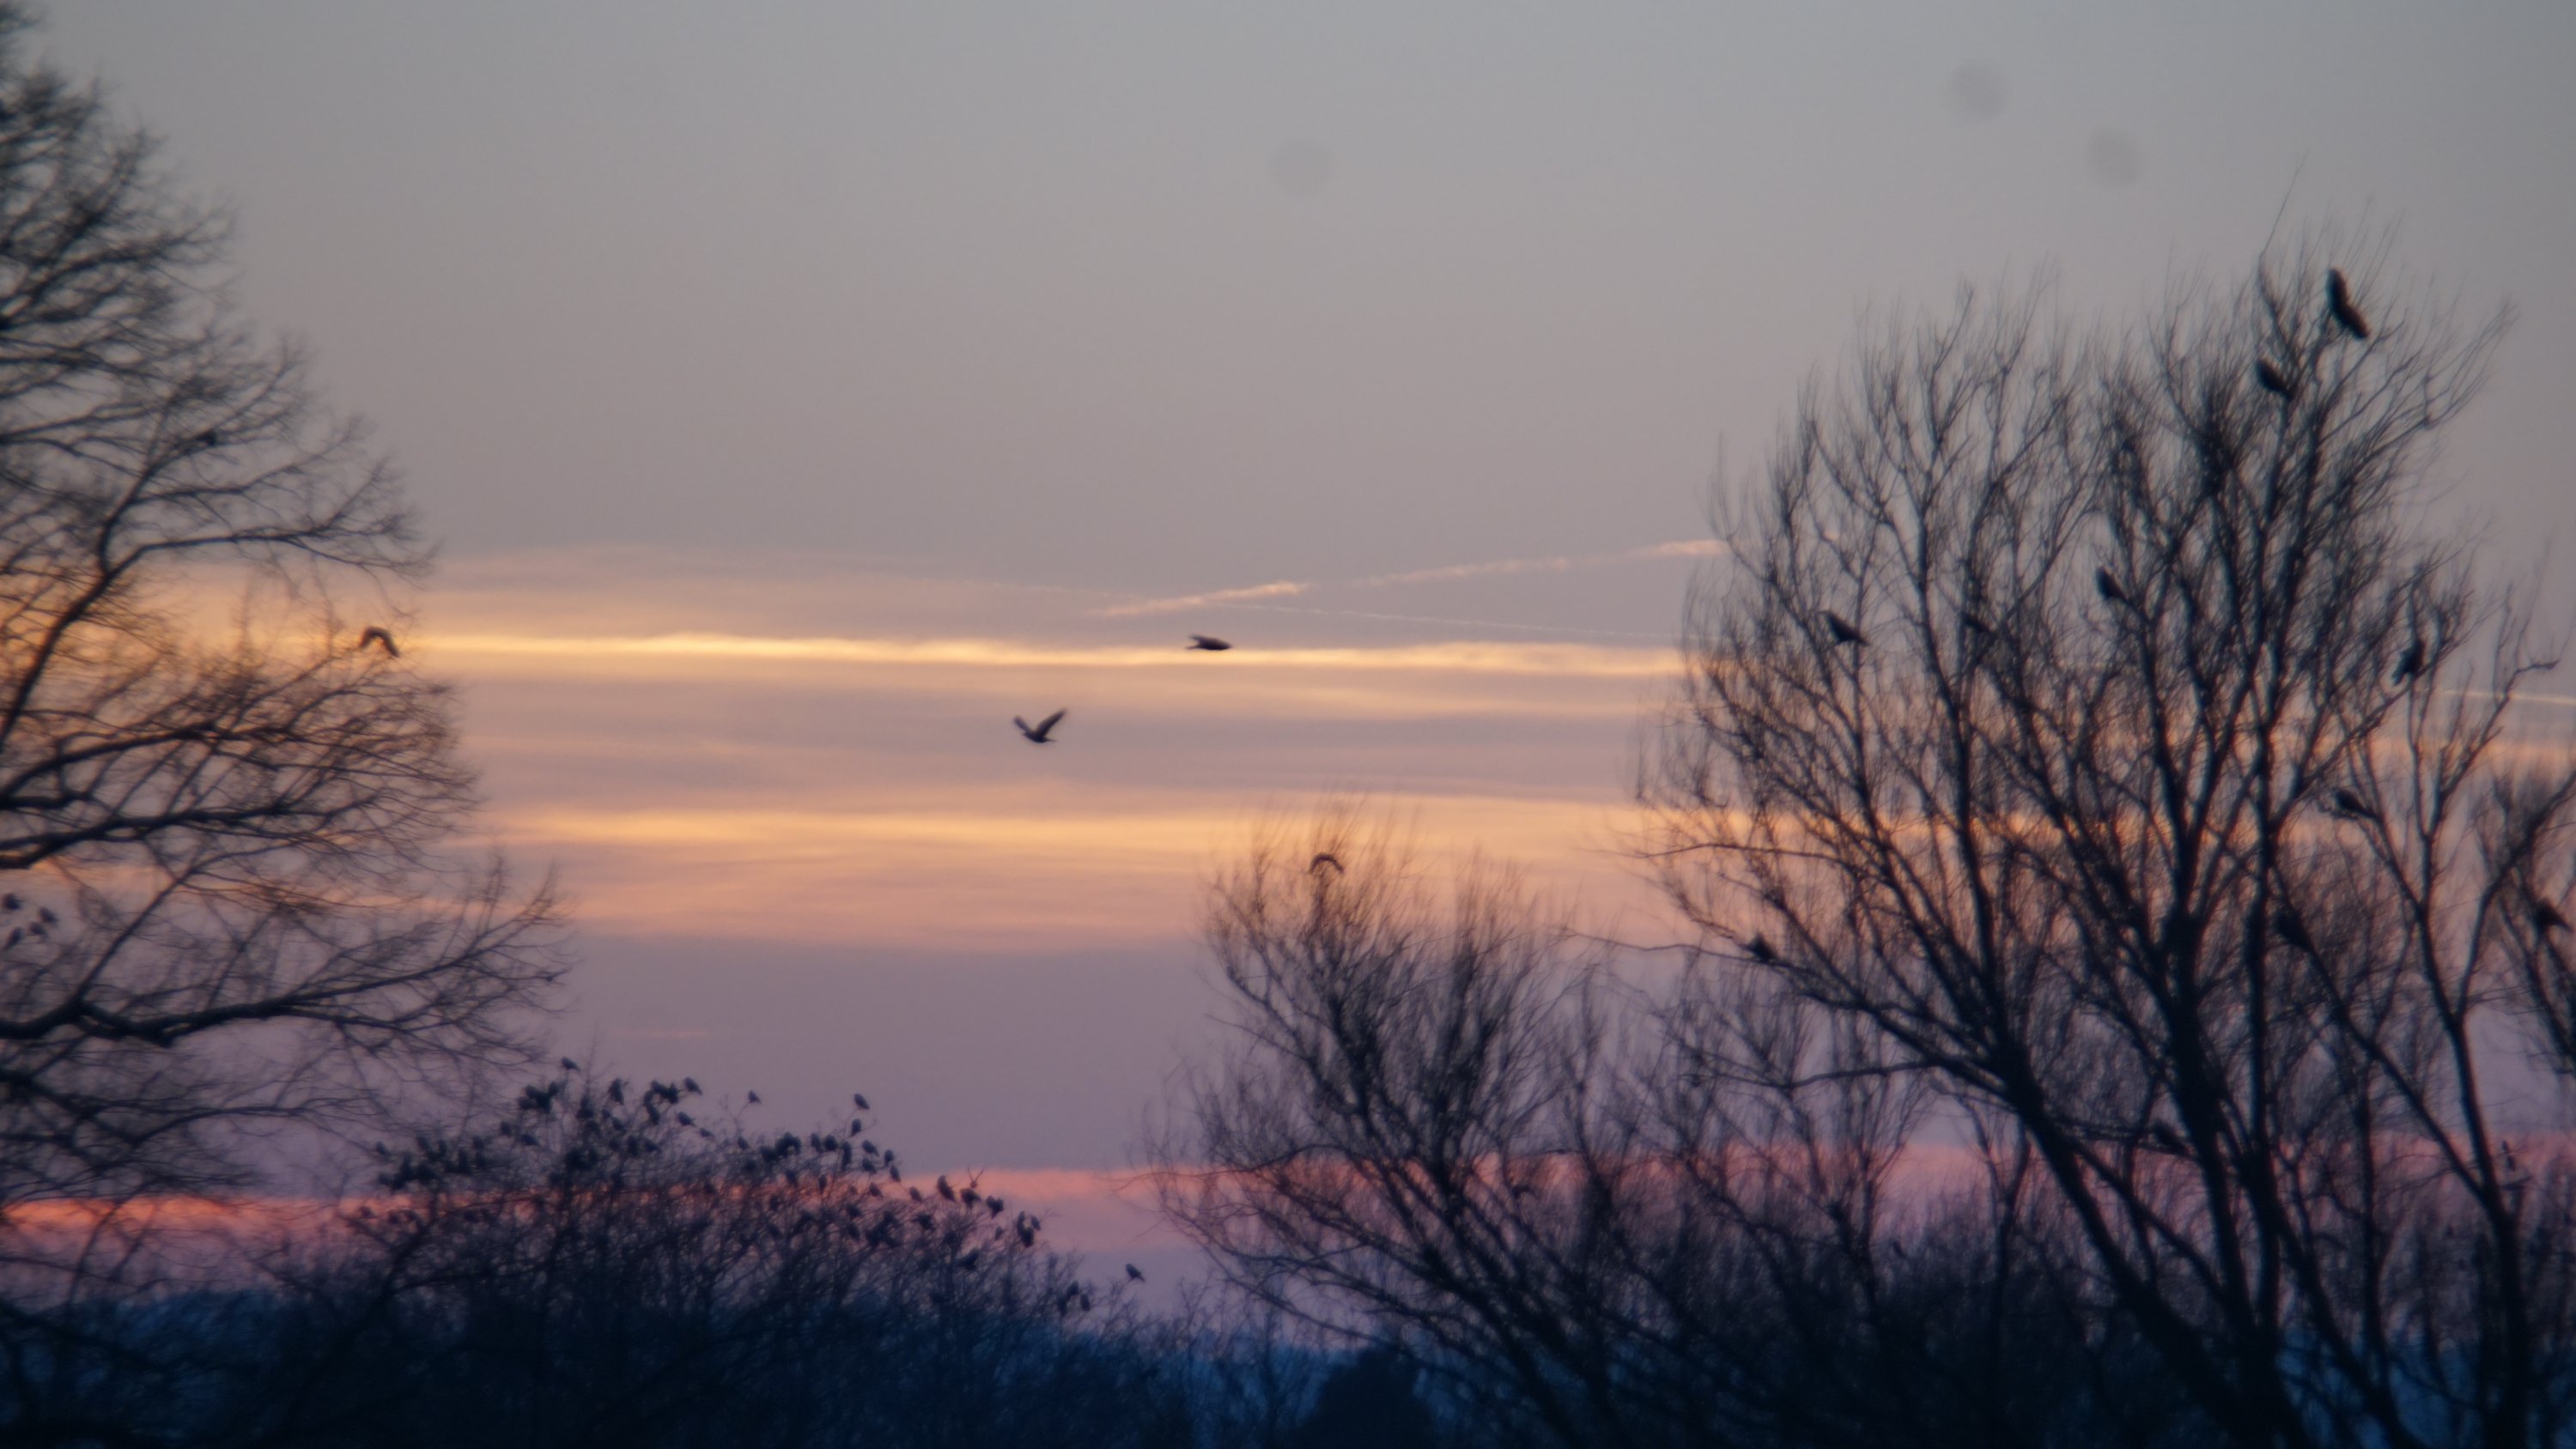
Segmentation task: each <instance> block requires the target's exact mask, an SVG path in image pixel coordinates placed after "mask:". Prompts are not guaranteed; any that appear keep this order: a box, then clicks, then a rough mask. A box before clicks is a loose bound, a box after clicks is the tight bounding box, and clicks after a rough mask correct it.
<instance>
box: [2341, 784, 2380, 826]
mask: <svg viewBox="0 0 2576 1449" xmlns="http://www.w3.org/2000/svg"><path fill="white" fill-rule="evenodd" d="M2329 808H2331V809H2332V810H2333V811H2334V813H2335V814H2337V815H2340V816H2342V817H2343V818H2344V819H2346V820H2376V819H2378V818H2379V812H2378V811H2376V810H2373V809H2371V808H2370V802H2369V801H2367V800H2364V799H2362V798H2361V797H2360V796H2359V795H2356V794H2354V793H2352V792H2351V791H2350V790H2337V791H2336V792H2334V804H2333V805H2332V806H2331V807H2329Z"/></svg>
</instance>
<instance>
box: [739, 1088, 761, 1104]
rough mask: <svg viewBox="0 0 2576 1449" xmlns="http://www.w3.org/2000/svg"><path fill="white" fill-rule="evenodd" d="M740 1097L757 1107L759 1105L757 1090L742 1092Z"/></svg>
mask: <svg viewBox="0 0 2576 1449" xmlns="http://www.w3.org/2000/svg"><path fill="white" fill-rule="evenodd" d="M742 1099H743V1101H744V1102H746V1103H748V1104H750V1105H751V1106H754V1107H757V1106H759V1105H760V1094H759V1093H758V1092H745V1093H743V1094H742Z"/></svg>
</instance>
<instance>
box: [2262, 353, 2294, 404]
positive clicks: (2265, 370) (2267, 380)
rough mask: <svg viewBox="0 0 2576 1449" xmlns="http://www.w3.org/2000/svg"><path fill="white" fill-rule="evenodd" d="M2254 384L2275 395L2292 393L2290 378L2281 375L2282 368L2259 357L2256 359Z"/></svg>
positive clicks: (2283, 395)
mask: <svg viewBox="0 0 2576 1449" xmlns="http://www.w3.org/2000/svg"><path fill="white" fill-rule="evenodd" d="M2254 385H2255V386H2256V387H2259V388H2261V389H2263V390H2264V391H2265V392H2268V393H2271V394H2272V395H2273V396H2275V397H2282V398H2286V397H2288V396H2289V395H2290V380H2289V379H2288V378H2286V377H2283V376H2282V375H2281V369H2279V368H2277V367H2274V366H2273V365H2272V364H2270V363H2268V362H2265V361H2264V360H2263V359H2261V358H2259V357H2258V358H2256V359H2254Z"/></svg>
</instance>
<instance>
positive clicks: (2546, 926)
mask: <svg viewBox="0 0 2576 1449" xmlns="http://www.w3.org/2000/svg"><path fill="white" fill-rule="evenodd" d="M2531 924H2532V927H2533V929H2535V930H2538V931H2539V932H2541V933H2542V934H2543V935H2546V934H2548V933H2549V932H2551V931H2563V930H2566V929H2567V917H2566V916H2564V915H2562V914H2560V913H2559V910H2558V908H2557V907H2556V906H2553V905H2551V904H2550V903H2549V902H2547V901H2544V900H2534V901H2533V902H2532V903H2531Z"/></svg>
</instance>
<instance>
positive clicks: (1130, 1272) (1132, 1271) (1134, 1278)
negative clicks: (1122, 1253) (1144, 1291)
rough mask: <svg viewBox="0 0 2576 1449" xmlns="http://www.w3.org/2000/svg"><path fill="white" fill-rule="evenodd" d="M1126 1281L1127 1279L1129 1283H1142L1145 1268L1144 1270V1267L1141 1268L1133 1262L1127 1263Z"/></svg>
mask: <svg viewBox="0 0 2576 1449" xmlns="http://www.w3.org/2000/svg"><path fill="white" fill-rule="evenodd" d="M1127 1281H1128V1282H1130V1283H1142V1282H1144V1281H1145V1270H1144V1269H1142V1268H1139V1267H1137V1266H1136V1265H1135V1264H1133V1263H1130V1264H1128V1265H1127Z"/></svg>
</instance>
